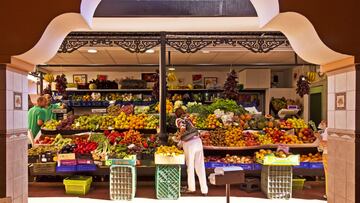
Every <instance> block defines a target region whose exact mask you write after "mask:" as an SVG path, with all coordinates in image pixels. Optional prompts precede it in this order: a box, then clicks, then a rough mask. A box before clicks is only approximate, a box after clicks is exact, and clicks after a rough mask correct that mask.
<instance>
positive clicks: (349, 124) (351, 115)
mask: <svg viewBox="0 0 360 203" xmlns="http://www.w3.org/2000/svg"><path fill="white" fill-rule="evenodd" d="M346 117H347V118H346V128H347V129H348V130H355V123H356V122H355V111H347V112H346Z"/></svg>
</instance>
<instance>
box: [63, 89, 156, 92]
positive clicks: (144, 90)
mask: <svg viewBox="0 0 360 203" xmlns="http://www.w3.org/2000/svg"><path fill="white" fill-rule="evenodd" d="M152 91H153V90H152V89H93V90H90V89H71V90H68V89H67V90H66V92H139V93H142V92H145V93H151V92H152Z"/></svg>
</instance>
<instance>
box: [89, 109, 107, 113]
mask: <svg viewBox="0 0 360 203" xmlns="http://www.w3.org/2000/svg"><path fill="white" fill-rule="evenodd" d="M91 112H92V113H106V109H91Z"/></svg>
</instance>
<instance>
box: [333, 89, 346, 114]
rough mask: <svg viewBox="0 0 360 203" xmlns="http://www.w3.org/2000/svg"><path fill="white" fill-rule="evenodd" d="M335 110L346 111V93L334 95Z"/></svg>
mask: <svg viewBox="0 0 360 203" xmlns="http://www.w3.org/2000/svg"><path fill="white" fill-rule="evenodd" d="M335 109H336V110H346V93H345V92H341V93H336V94H335Z"/></svg>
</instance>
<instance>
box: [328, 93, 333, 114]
mask: <svg viewBox="0 0 360 203" xmlns="http://www.w3.org/2000/svg"><path fill="white" fill-rule="evenodd" d="M328 110H329V111H334V110H335V94H334V93H329V94H328Z"/></svg>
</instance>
